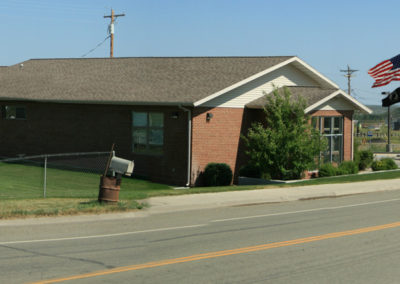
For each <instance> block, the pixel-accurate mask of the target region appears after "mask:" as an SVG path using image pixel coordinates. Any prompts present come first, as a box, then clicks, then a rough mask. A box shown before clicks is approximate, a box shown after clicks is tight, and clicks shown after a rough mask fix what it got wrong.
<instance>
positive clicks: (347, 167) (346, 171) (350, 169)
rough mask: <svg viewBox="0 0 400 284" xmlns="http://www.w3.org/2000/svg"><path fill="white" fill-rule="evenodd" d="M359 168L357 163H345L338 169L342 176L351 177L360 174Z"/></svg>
mask: <svg viewBox="0 0 400 284" xmlns="http://www.w3.org/2000/svg"><path fill="white" fill-rule="evenodd" d="M358 167H359V165H358V164H357V163H356V162H353V161H344V162H342V163H341V164H340V165H339V168H338V169H339V171H341V174H343V175H351V174H357V173H358Z"/></svg>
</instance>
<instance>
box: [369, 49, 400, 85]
mask: <svg viewBox="0 0 400 284" xmlns="http://www.w3.org/2000/svg"><path fill="white" fill-rule="evenodd" d="M368 74H369V75H370V76H371V77H372V78H374V79H375V83H374V84H373V85H372V88H375V87H381V86H385V85H387V84H389V83H390V82H391V81H400V54H399V55H397V56H395V57H393V58H390V59H388V60H385V61H382V62H381V63H379V64H378V65H376V66H375V67H372V68H371V69H369V71H368Z"/></svg>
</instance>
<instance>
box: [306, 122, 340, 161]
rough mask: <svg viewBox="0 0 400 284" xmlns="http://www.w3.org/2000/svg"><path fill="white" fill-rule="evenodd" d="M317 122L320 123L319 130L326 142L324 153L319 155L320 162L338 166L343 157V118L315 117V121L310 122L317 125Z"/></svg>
mask: <svg viewBox="0 0 400 284" xmlns="http://www.w3.org/2000/svg"><path fill="white" fill-rule="evenodd" d="M313 118H314V117H313ZM318 122H321V125H320V127H319V129H320V131H321V133H322V135H323V136H324V137H325V139H326V140H327V142H328V143H327V144H328V146H327V149H326V151H324V152H322V153H321V161H323V162H324V163H329V162H335V163H338V164H339V163H340V162H341V161H342V156H343V117H341V116H334V117H317V120H314V122H313V120H312V121H311V123H312V124H313V123H316V124H317V125H318ZM313 125H314V124H313Z"/></svg>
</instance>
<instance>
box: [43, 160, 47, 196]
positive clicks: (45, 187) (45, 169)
mask: <svg viewBox="0 0 400 284" xmlns="http://www.w3.org/2000/svg"><path fill="white" fill-rule="evenodd" d="M46 189H47V155H44V177H43V198H46Z"/></svg>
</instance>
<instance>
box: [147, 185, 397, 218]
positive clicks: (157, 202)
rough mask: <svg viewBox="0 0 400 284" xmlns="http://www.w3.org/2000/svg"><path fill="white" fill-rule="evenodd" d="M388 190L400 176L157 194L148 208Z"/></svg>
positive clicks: (189, 207) (173, 208)
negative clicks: (235, 189)
mask: <svg viewBox="0 0 400 284" xmlns="http://www.w3.org/2000/svg"><path fill="white" fill-rule="evenodd" d="M387 190H400V179H390V180H376V181H367V182H353V183H341V184H324V185H310V186H299V187H287V188H270V189H259V190H246V191H229V192H218V193H201V194H188V195H178V196H165V197H153V198H150V199H148V203H149V205H150V208H148V209H146V211H148V212H149V213H165V212H177V211H186V210H196V209H209V208H217V207H224V206H235V205H246V204H262V203H273V202H284V201H295V200H302V199H313V198H326V197H338V196H345V195H351V194H360V193H369V192H379V191H387Z"/></svg>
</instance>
